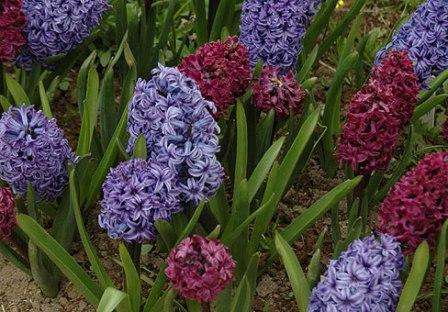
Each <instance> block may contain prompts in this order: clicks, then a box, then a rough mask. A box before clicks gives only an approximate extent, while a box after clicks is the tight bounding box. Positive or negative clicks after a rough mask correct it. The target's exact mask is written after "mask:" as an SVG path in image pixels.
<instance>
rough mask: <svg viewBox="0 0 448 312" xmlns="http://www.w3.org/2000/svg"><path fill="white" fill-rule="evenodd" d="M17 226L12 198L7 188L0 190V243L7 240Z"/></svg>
mask: <svg viewBox="0 0 448 312" xmlns="http://www.w3.org/2000/svg"><path fill="white" fill-rule="evenodd" d="M16 224H17V221H16V212H15V208H14V197H13V195H12V192H11V190H10V189H9V188H7V187H2V188H0V241H4V240H7V239H9V238H10V237H11V234H12V232H13V230H14V228H15V226H16Z"/></svg>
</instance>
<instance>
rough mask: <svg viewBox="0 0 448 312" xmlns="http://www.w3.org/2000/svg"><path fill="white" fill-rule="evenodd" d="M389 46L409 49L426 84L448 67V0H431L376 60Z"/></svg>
mask: <svg viewBox="0 0 448 312" xmlns="http://www.w3.org/2000/svg"><path fill="white" fill-rule="evenodd" d="M390 50H407V51H408V53H409V57H410V59H411V60H412V62H413V63H414V70H415V73H416V74H417V76H418V77H419V79H420V82H421V83H422V84H423V86H426V85H427V84H428V82H429V80H431V78H433V77H435V76H437V75H438V74H440V73H441V72H442V71H444V70H445V69H447V68H448V1H446V0H428V1H426V2H425V3H423V4H422V5H420V6H419V7H418V9H417V10H416V11H415V12H414V14H413V15H412V16H411V18H410V19H409V20H408V21H407V22H406V23H405V24H404V25H403V26H402V27H401V28H400V29H399V30H398V31H397V32H396V33H395V34H394V36H393V38H392V41H391V42H390V43H389V44H388V45H387V46H386V47H384V48H383V49H381V50H380V51H379V52H378V54H377V62H379V61H380V60H381V59H383V58H384V57H385V55H386V54H387V51H390Z"/></svg>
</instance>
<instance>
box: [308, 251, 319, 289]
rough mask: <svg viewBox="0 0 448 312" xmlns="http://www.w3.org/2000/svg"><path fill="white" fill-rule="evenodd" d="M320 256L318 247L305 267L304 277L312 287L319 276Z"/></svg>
mask: <svg viewBox="0 0 448 312" xmlns="http://www.w3.org/2000/svg"><path fill="white" fill-rule="evenodd" d="M321 257H322V251H321V250H320V248H318V249H317V250H316V251H315V252H314V253H313V256H312V257H311V260H310V263H309V265H308V268H307V271H306V272H307V273H306V279H307V281H308V284H309V285H310V286H311V287H313V286H314V285H315V284H316V283H317V281H318V279H319V276H320V272H321V268H322V266H321V263H320V260H321Z"/></svg>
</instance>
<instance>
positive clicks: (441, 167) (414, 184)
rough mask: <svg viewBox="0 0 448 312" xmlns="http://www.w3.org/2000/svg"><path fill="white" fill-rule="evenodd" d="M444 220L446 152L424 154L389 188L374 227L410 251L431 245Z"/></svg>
mask: <svg viewBox="0 0 448 312" xmlns="http://www.w3.org/2000/svg"><path fill="white" fill-rule="evenodd" d="M446 219H448V152H438V153H434V154H430V155H427V156H426V157H425V158H423V159H422V160H421V161H420V162H419V163H418V165H417V166H416V167H415V168H414V169H412V170H410V171H409V172H408V173H407V174H406V175H404V176H403V177H402V178H401V180H400V181H399V182H397V183H396V184H395V186H394V187H393V188H392V190H391V191H390V193H389V195H388V196H387V197H386V199H385V200H384V202H383V203H382V205H381V207H380V209H379V212H378V228H379V230H380V231H382V232H384V233H387V234H390V235H393V236H394V237H396V238H397V239H398V240H399V241H400V242H401V243H403V247H404V248H406V253H411V252H412V251H414V250H415V249H416V248H417V247H418V245H419V244H420V243H421V242H423V241H424V240H426V241H428V242H429V243H430V244H434V242H435V240H436V237H437V235H438V232H439V230H440V228H441V226H442V224H443V222H444V221H445V220H446Z"/></svg>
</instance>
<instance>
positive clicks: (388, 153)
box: [338, 51, 420, 174]
mask: <svg viewBox="0 0 448 312" xmlns="http://www.w3.org/2000/svg"><path fill="white" fill-rule="evenodd" d="M419 90H420V85H419V83H418V78H417V77H416V75H415V74H414V69H413V65H412V62H411V60H410V59H409V57H408V54H407V52H404V51H393V52H390V53H389V54H388V55H387V57H385V58H384V59H383V61H382V62H381V64H380V65H379V66H377V67H374V68H373V69H372V73H371V77H370V79H369V81H368V82H367V83H366V85H365V86H364V87H363V88H362V89H361V90H360V91H359V92H358V93H357V94H356V95H355V96H354V97H353V99H352V101H351V103H350V107H349V112H348V115H347V121H346V123H345V125H344V127H343V130H342V136H341V140H340V143H339V153H338V154H339V160H340V162H341V163H342V164H347V165H349V166H350V167H351V168H352V170H353V171H355V172H356V173H358V174H369V173H372V172H373V171H375V170H385V169H386V168H387V166H388V165H389V162H390V160H391V158H392V156H393V154H394V152H395V148H396V146H397V141H398V138H399V136H400V134H401V133H402V131H403V129H404V127H405V126H406V125H407V124H408V123H409V121H410V119H411V117H412V114H413V112H414V108H415V105H416V103H417V96H418V92H419Z"/></svg>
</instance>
